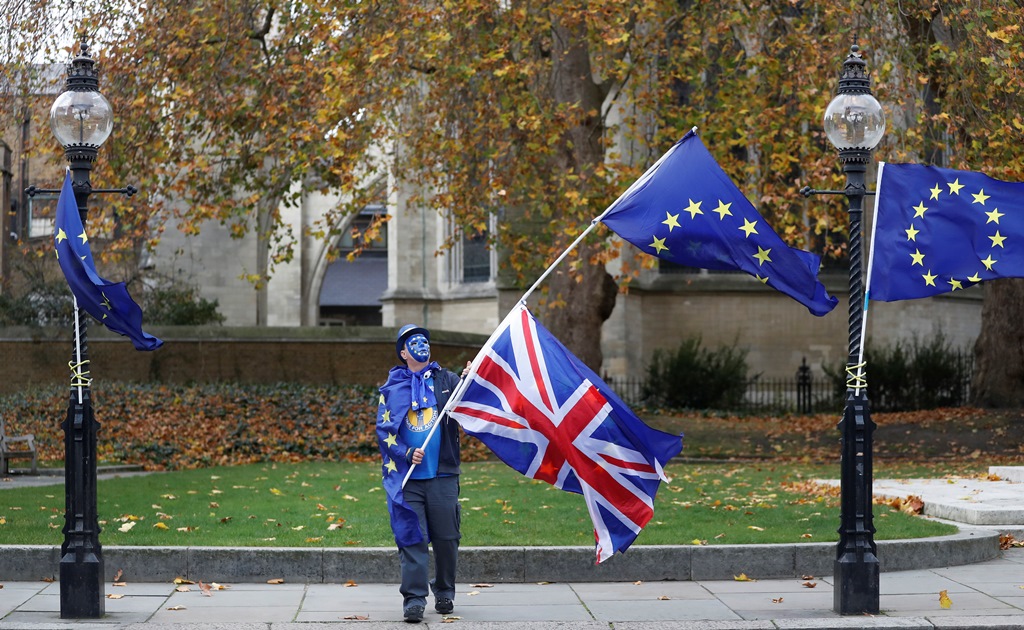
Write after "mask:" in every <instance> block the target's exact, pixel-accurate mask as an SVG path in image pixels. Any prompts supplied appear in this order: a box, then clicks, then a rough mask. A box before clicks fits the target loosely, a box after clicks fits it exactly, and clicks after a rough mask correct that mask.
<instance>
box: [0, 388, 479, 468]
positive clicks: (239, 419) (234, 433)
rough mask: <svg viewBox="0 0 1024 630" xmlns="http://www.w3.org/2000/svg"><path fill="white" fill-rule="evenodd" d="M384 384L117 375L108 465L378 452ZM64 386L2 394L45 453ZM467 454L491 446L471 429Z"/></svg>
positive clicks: (19, 428) (107, 423)
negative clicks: (165, 381)
mask: <svg viewBox="0 0 1024 630" xmlns="http://www.w3.org/2000/svg"><path fill="white" fill-rule="evenodd" d="M377 396H378V394H377V391H376V389H374V388H369V387H359V386H342V387H331V388H328V387H322V386H311V385H296V384H278V385H238V384H208V385H191V386H173V385H134V384H125V383H112V384H106V385H102V386H97V387H96V388H94V390H93V401H94V408H95V413H96V420H97V422H99V424H100V429H99V434H98V439H99V444H98V448H97V450H98V457H99V461H100V463H101V464H135V465H141V466H143V467H145V468H146V469H147V470H165V469H166V470H175V469H182V468H198V467H206V466H222V465H234V464H246V463H253V462H264V461H275V462H295V461H318V460H347V461H369V460H373V459H376V458H377V457H378V456H379V455H378V451H377V437H376V433H375V431H374V423H375V419H376V414H377ZM66 413H67V399H66V395H65V394H64V390H62V389H57V388H52V389H38V390H33V391H28V392H23V393H19V394H16V395H13V396H9V397H5V398H2V399H0V415H2V416H3V417H4V418H5V419H6V421H7V424H8V427H9V428H10V430H11V431H13V432H15V433H26V432H27V433H34V434H35V436H36V444H37V448H39V449H40V458H41V459H42V460H43V461H47V460H49V461H54V460H57V461H60V460H62V459H63V457H64V437H63V435H64V434H63V430H62V429H61V427H60V423H61V422H62V421H63V419H64V416H65V415H66ZM465 440H466V443H465V445H464V448H463V459H464V460H466V461H473V460H478V459H482V458H483V457H484V456H485V455H484V454H485V449H484V447H483V446H482V445H480V444H479V442H477V441H476V440H471V439H470V438H465Z"/></svg>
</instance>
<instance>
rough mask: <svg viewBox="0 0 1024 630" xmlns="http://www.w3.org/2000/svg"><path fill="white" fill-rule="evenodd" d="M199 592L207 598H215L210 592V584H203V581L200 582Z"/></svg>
mask: <svg viewBox="0 0 1024 630" xmlns="http://www.w3.org/2000/svg"><path fill="white" fill-rule="evenodd" d="M199 591H200V592H201V593H202V594H203V595H204V596H205V597H213V593H211V592H210V585H209V584H203V581H202V580H199Z"/></svg>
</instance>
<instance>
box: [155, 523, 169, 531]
mask: <svg viewBox="0 0 1024 630" xmlns="http://www.w3.org/2000/svg"><path fill="white" fill-rule="evenodd" d="M153 527H154V528H155V529H170V527H168V526H167V523H164V522H163V521H161V522H159V523H154V524H153Z"/></svg>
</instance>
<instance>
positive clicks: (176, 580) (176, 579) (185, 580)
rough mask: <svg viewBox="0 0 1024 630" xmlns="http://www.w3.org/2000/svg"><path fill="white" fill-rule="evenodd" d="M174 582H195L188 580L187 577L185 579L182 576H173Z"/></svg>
mask: <svg viewBox="0 0 1024 630" xmlns="http://www.w3.org/2000/svg"><path fill="white" fill-rule="evenodd" d="M174 583H175V584H195V582H193V581H192V580H188V579H185V578H183V577H176V578H174Z"/></svg>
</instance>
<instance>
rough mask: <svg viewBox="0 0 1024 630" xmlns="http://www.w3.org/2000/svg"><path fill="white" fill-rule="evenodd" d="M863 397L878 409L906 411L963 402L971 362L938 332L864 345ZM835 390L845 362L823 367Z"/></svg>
mask: <svg viewBox="0 0 1024 630" xmlns="http://www.w3.org/2000/svg"><path fill="white" fill-rule="evenodd" d="M864 358H865V361H866V366H865V371H866V373H867V382H868V398H869V399H870V400H871V407H872V408H873V409H877V410H880V411H909V410H915V409H935V408H936V407H958V406H960V405H963V404H966V402H967V396H968V388H967V384H968V383H970V380H971V371H972V362H971V359H970V356H969V355H968V354H967V353H965V352H964V351H962V350H958V349H956V348H953V347H952V345H950V343H949V340H948V339H947V338H946V336H945V335H944V334H943V333H941V332H940V333H938V334H936V335H935V336H934V337H932V338H931V339H930V340H929V341H927V342H922V341H921V340H920V339H918V338H917V337H916V336H915V337H914V338H913V339H911V340H910V342H905V341H902V340H901V341H897V342H896V343H895V344H894V345H892V346H888V347H884V348H878V347H874V346H871V345H869V346H868V347H867V348H866V349H865V351H864ZM825 373H826V374H827V375H828V376H829V377H830V378H831V379H832V381H833V383H834V384H835V388H836V391H837V393H838V392H845V391H846V368H845V364H840V365H839V366H838V367H837V368H833V369H828V368H826V369H825Z"/></svg>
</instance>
